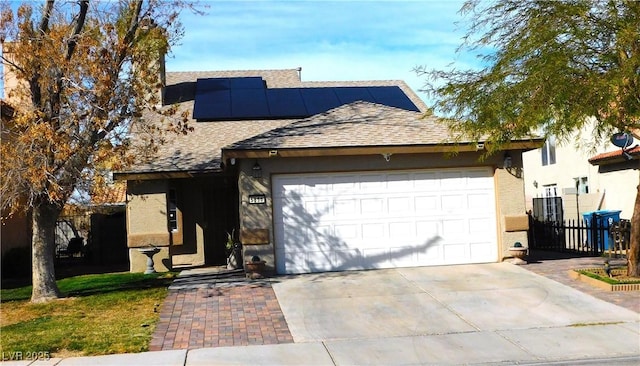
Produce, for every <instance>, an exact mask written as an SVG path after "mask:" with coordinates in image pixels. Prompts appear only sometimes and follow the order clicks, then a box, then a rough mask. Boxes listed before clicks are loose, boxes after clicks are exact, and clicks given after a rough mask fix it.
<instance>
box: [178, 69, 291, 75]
mask: <svg viewBox="0 0 640 366" xmlns="http://www.w3.org/2000/svg"><path fill="white" fill-rule="evenodd" d="M264 71H296V72H297V71H298V69H297V68H295V69H237V70H236V69H228V70H189V71H167V72H166V73H167V74H193V73H206V72H213V73H216V72H264Z"/></svg>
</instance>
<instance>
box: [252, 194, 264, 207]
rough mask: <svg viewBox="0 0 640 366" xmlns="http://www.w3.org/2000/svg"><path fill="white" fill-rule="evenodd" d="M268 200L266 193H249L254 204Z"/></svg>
mask: <svg viewBox="0 0 640 366" xmlns="http://www.w3.org/2000/svg"><path fill="white" fill-rule="evenodd" d="M266 202H267V198H266V197H265V195H264V194H252V195H249V203H250V204H252V205H259V204H263V203H266Z"/></svg>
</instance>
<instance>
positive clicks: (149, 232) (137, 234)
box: [127, 179, 205, 272]
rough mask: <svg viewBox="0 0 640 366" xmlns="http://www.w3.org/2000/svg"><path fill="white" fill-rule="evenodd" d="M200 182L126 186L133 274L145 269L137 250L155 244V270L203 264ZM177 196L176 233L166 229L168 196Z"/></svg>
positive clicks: (184, 180)
mask: <svg viewBox="0 0 640 366" xmlns="http://www.w3.org/2000/svg"><path fill="white" fill-rule="evenodd" d="M200 184H202V183H201V182H200V181H196V180H193V179H173V180H145V181H135V182H134V181H131V182H128V184H127V198H128V202H127V243H128V246H129V248H131V249H130V251H129V260H130V263H131V268H130V269H131V271H132V272H142V271H144V270H145V268H146V257H144V255H142V254H141V253H140V252H139V251H138V250H137V249H135V248H139V247H146V246H149V245H155V246H158V247H161V248H162V251H161V252H160V253H158V254H156V255H155V256H154V259H156V260H157V261H156V270H158V271H161V270H163V271H166V270H169V269H170V268H174V267H180V266H200V265H203V264H204V263H205V249H204V230H205V228H204V225H205V223H204V218H203V204H204V203H203V197H202V192H201V189H200ZM169 189H175V190H176V194H177V197H178V231H175V232H169V230H168V226H167V197H168V192H169Z"/></svg>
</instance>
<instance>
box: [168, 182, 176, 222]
mask: <svg viewBox="0 0 640 366" xmlns="http://www.w3.org/2000/svg"><path fill="white" fill-rule="evenodd" d="M167 220H168V223H169V231H178V197H177V194H176V190H175V189H170V190H169V200H168V201H167Z"/></svg>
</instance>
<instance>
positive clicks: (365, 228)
mask: <svg viewBox="0 0 640 366" xmlns="http://www.w3.org/2000/svg"><path fill="white" fill-rule="evenodd" d="M385 228H386V224H384V223H382V222H372V223H365V224H362V238H363V239H379V238H383V237H385V236H386V235H385V232H386V231H385Z"/></svg>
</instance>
